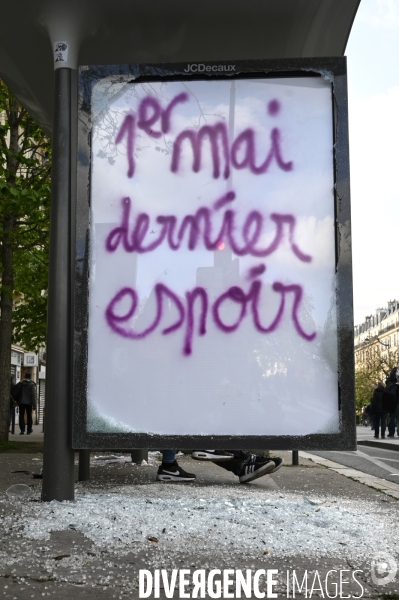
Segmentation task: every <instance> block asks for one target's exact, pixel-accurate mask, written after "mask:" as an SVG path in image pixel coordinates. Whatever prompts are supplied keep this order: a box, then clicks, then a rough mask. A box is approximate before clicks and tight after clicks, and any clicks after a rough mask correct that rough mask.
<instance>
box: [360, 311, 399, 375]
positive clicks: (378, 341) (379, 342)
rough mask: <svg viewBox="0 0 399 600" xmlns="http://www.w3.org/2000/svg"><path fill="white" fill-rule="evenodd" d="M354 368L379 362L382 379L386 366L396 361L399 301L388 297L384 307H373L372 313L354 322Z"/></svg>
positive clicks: (397, 353)
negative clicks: (374, 309)
mask: <svg viewBox="0 0 399 600" xmlns="http://www.w3.org/2000/svg"><path fill="white" fill-rule="evenodd" d="M354 333H355V339H354V346H355V369H356V370H359V369H361V368H366V369H367V368H368V367H369V368H370V369H371V368H372V367H373V368H374V369H375V365H376V364H377V363H378V362H379V363H380V365H381V372H380V373H379V374H378V373H377V372H376V376H377V375H378V378H380V379H382V380H384V377H385V376H386V374H387V371H389V369H390V368H393V367H394V366H396V365H397V364H398V363H399V360H398V358H399V301H397V300H390V301H389V302H388V306H387V307H386V308H377V309H376V312H375V313H374V314H373V315H369V316H367V317H366V318H365V320H364V322H363V323H361V324H360V325H356V326H355V331H354Z"/></svg>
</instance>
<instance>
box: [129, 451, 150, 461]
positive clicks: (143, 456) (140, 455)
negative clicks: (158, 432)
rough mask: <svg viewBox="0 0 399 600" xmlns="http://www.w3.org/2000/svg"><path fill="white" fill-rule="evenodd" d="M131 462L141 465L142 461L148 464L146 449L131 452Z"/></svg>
mask: <svg viewBox="0 0 399 600" xmlns="http://www.w3.org/2000/svg"><path fill="white" fill-rule="evenodd" d="M131 456H132V462H134V463H141V461H142V460H146V461H147V462H148V450H147V449H146V448H136V449H135V450H132V451H131Z"/></svg>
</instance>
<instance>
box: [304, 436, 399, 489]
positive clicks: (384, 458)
mask: <svg viewBox="0 0 399 600" xmlns="http://www.w3.org/2000/svg"><path fill="white" fill-rule="evenodd" d="M369 431H370V430H369ZM362 437H364V436H362ZM370 439H373V436H372V432H371V431H370ZM398 450H399V446H396V447H395V446H393V449H392V450H387V449H384V448H378V447H371V446H363V445H360V444H359V445H358V449H357V450H356V451H354V452H321V451H317V452H310V453H309V454H316V455H317V456H322V457H323V458H328V459H329V460H333V461H334V462H336V463H339V464H341V465H345V466H346V467H351V468H353V469H357V470H358V471H362V472H363V473H367V474H369V475H374V476H375V477H380V478H381V479H386V480H388V481H392V482H394V483H398V484H399V451H398Z"/></svg>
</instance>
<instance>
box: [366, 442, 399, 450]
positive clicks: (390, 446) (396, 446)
mask: <svg viewBox="0 0 399 600" xmlns="http://www.w3.org/2000/svg"><path fill="white" fill-rule="evenodd" d="M357 445H358V446H372V447H373V448H382V449H383V450H393V451H394V452H399V444H391V443H389V442H374V441H373V440H357Z"/></svg>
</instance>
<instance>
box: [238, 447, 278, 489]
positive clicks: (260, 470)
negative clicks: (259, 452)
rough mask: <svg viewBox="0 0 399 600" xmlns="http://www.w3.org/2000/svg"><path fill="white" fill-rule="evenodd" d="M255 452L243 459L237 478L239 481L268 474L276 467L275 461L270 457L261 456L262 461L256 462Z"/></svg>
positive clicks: (246, 480) (246, 481)
mask: <svg viewBox="0 0 399 600" xmlns="http://www.w3.org/2000/svg"><path fill="white" fill-rule="evenodd" d="M256 459H257V457H256V455H255V454H250V455H249V456H248V458H246V459H245V460H244V461H243V464H242V467H241V470H240V474H239V479H240V483H248V482H249V481H253V480H254V479H258V477H263V475H268V474H269V473H271V472H272V471H273V469H274V468H275V467H276V463H275V462H274V461H273V460H271V459H270V458H266V457H264V458H263V461H262V462H257V460H256Z"/></svg>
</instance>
